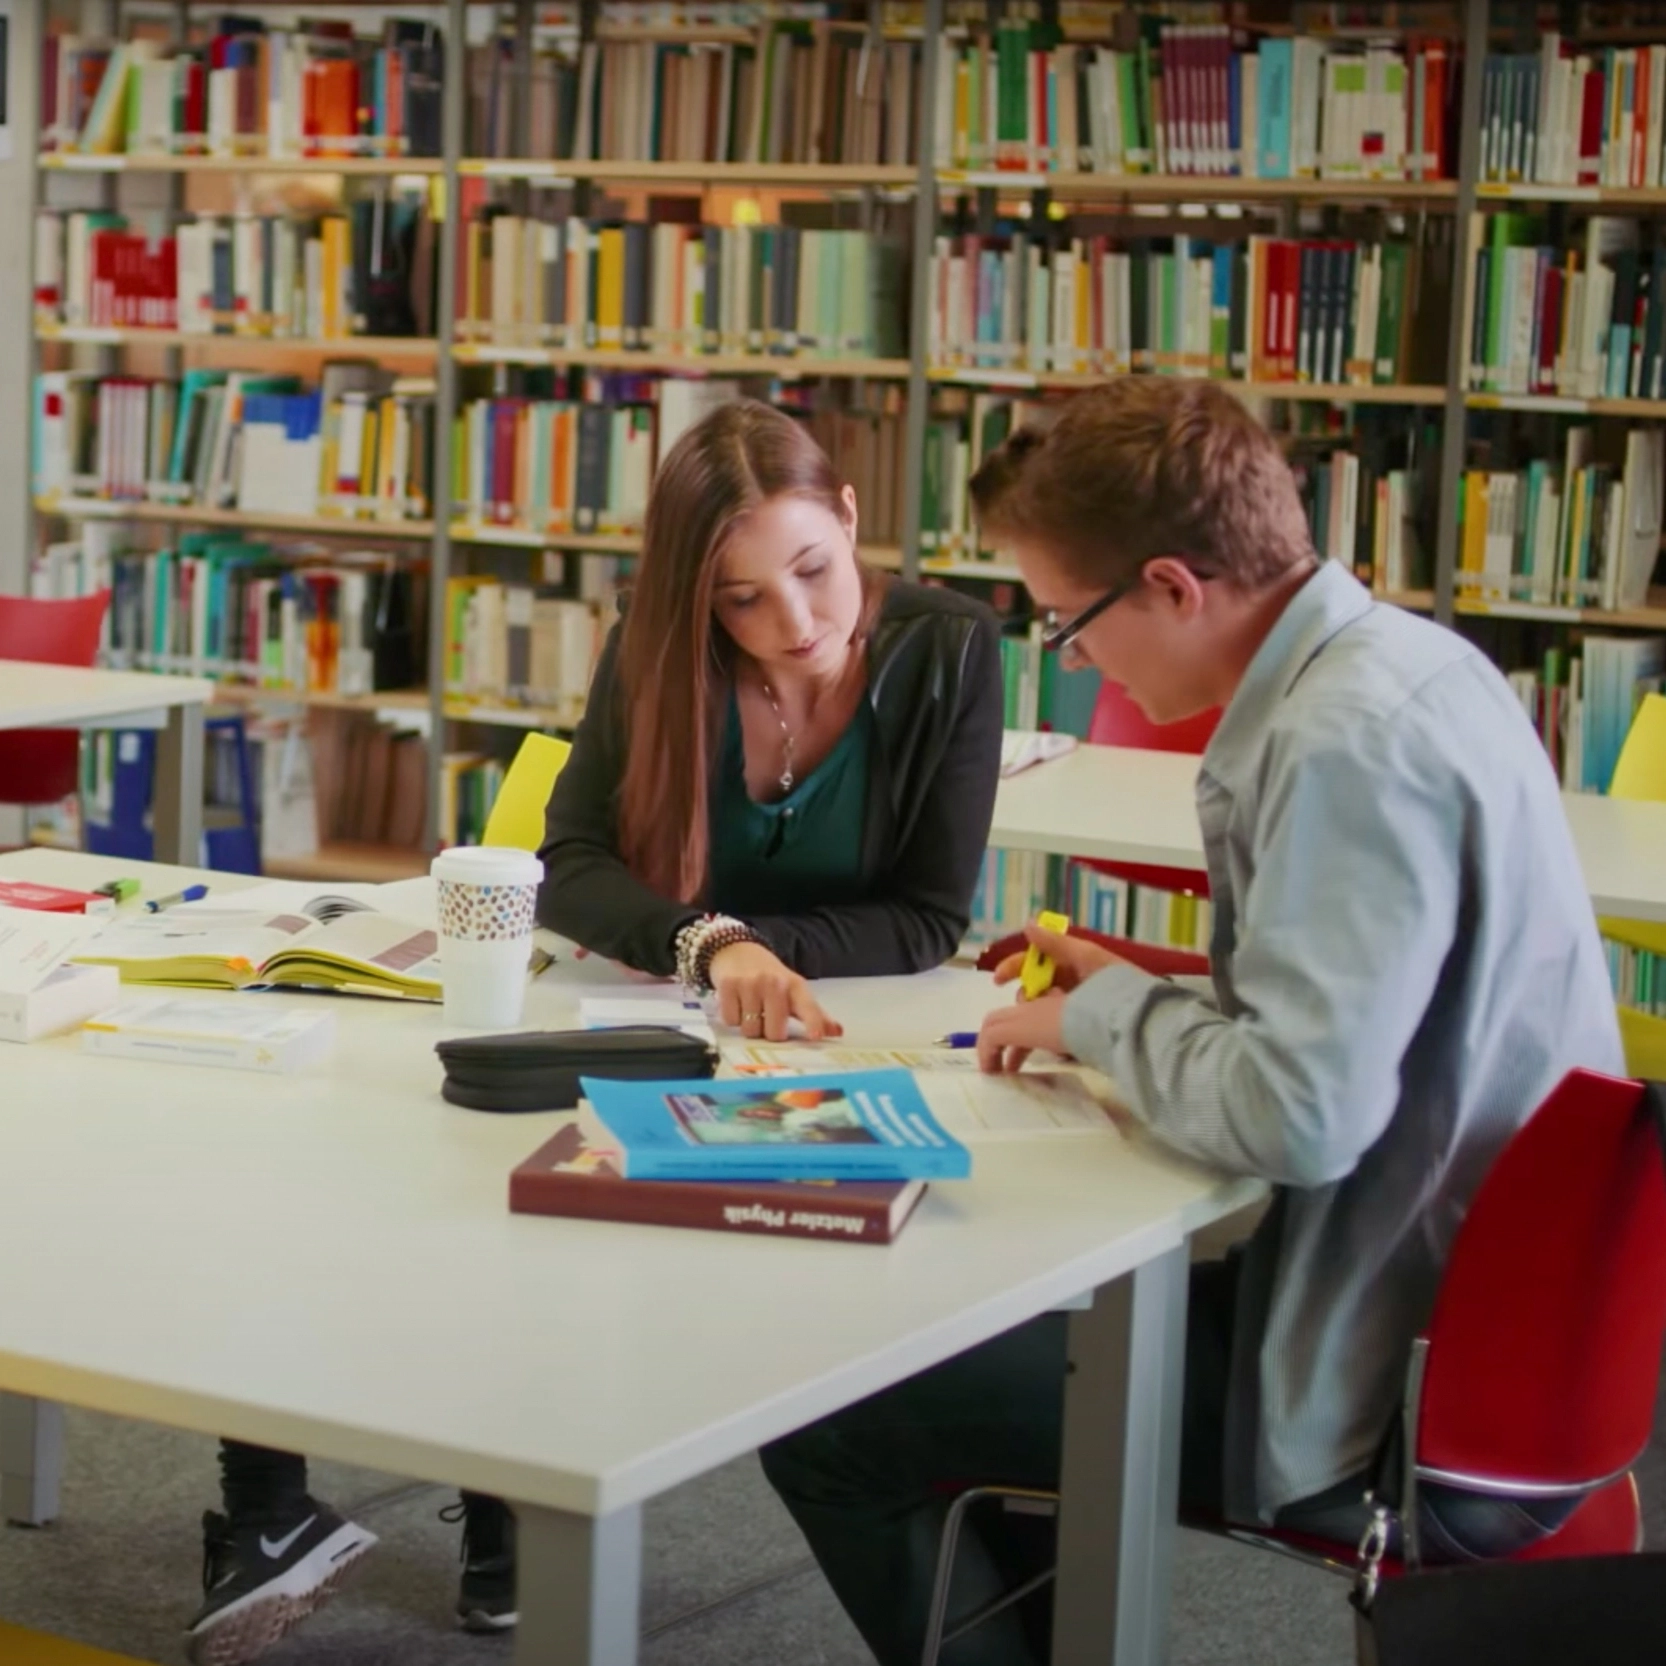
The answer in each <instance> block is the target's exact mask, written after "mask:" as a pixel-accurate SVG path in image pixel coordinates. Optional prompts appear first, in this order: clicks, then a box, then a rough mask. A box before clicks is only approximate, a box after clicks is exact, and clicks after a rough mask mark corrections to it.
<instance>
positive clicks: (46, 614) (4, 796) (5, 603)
mask: <svg viewBox="0 0 1666 1666" xmlns="http://www.w3.org/2000/svg"><path fill="white" fill-rule="evenodd" d="M109 605H110V592H109V591H108V590H99V591H97V592H95V593H94V594H93V595H91V596H76V597H73V598H71V599H69V600H66V601H36V600H35V599H34V598H32V597H29V596H0V659H16V660H28V661H30V662H31V663H33V664H36V665H91V664H92V663H93V661H94V660H95V659H97V658H98V639H99V635H100V633H101V632H102V631H103V629H104V614H105V610H106V609H107V608H108V607H109ZM80 757H81V737H80V735H79V734H77V733H76V731H75V730H73V729H12V730H9V731H7V732H5V733H0V804H51V803H53V802H55V801H56V800H58V799H60V798H67V797H68V796H69V795H70V794H71V793H72V792H74V791H75V789H76V786H77V784H78V778H79V774H80Z"/></svg>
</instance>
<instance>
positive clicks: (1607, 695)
mask: <svg viewBox="0 0 1666 1666" xmlns="http://www.w3.org/2000/svg"><path fill="white" fill-rule="evenodd" d="M1663 673H1666V639H1662V638H1661V637H1658V636H1649V637H1624V636H1600V635H1597V634H1594V633H1587V634H1586V635H1585V636H1584V637H1583V638H1582V639H1581V641H1580V643H1579V646H1578V649H1577V650H1576V651H1573V652H1569V651H1568V650H1566V649H1564V648H1551V649H1549V650H1548V651H1547V652H1546V653H1545V654H1544V655H1543V657H1542V658H1541V659H1540V660H1539V662H1538V663H1537V664H1535V665H1531V666H1526V667H1523V668H1521V669H1519V670H1515V671H1511V672H1508V673H1506V674H1507V676H1508V677H1509V681H1510V686H1511V687H1512V688H1513V689H1514V690H1515V692H1516V696H1517V698H1518V699H1519V700H1520V701H1521V703H1522V708H1523V709H1524V710H1525V711H1526V712H1527V715H1528V716H1529V717H1530V718H1531V719H1532V721H1533V726H1534V727H1535V728H1536V729H1537V730H1538V732H1539V738H1540V739H1541V740H1542V741H1543V742H1544V745H1545V750H1546V751H1547V752H1548V753H1549V754H1550V761H1551V764H1552V765H1553V766H1554V768H1555V770H1556V773H1557V778H1558V779H1559V780H1560V781H1561V783H1562V787H1563V790H1564V791H1567V792H1595V793H1603V792H1607V790H1608V784H1609V782H1610V781H1611V780H1612V779H1613V776H1614V766H1615V764H1616V763H1617V762H1618V761H1619V756H1620V748H1621V747H1622V746H1623V745H1624V744H1625V737H1626V734H1627V732H1628V731H1629V730H1630V728H1631V721H1632V718H1633V716H1634V715H1635V714H1636V710H1637V705H1638V702H1639V701H1640V700H1641V699H1642V698H1643V696H1644V695H1646V694H1652V693H1657V692H1658V691H1659V689H1660V687H1661V682H1662V677H1663Z"/></svg>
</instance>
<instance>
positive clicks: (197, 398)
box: [34, 362, 434, 520]
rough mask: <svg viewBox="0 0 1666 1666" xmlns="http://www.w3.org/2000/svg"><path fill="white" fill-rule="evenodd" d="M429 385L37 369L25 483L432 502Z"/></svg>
mask: <svg viewBox="0 0 1666 1666" xmlns="http://www.w3.org/2000/svg"><path fill="white" fill-rule="evenodd" d="M433 428H434V383H433V381H432V379H431V378H423V377H411V378H401V377H396V376H394V375H393V374H392V373H391V372H388V371H385V370H382V369H380V368H379V367H377V366H375V365H370V364H358V363H350V362H341V363H337V364H332V365H328V366H326V367H325V369H324V371H323V373H322V378H321V381H320V384H319V385H318V386H317V387H309V386H307V385H306V384H304V383H303V382H302V381H301V379H300V378H298V377H294V376H260V375H255V374H253V373H250V372H245V371H223V370H190V371H187V372H186V373H185V375H184V377H183V378H182V379H181V380H180V381H178V382H174V381H170V380H166V379H161V378H145V377H134V376H108V377H101V376H98V375H96V374H92V373H88V372H82V371H44V372H42V373H41V374H40V375H39V376H37V377H36V379H35V412H34V444H35V455H34V482H35V491H36V493H37V494H39V495H41V496H45V497H59V496H62V497H95V498H101V499H109V500H116V501H128V502H135V503H138V502H153V503H163V504H174V505H181V506H192V507H198V508H212V509H220V508H236V509H242V510H247V511H250V512H259V513H265V514H287V515H340V516H343V517H345V518H354V517H362V518H367V519H374V520H402V519H412V518H414V519H421V518H423V517H424V516H426V515H427V514H428V513H429V507H430V503H431V479H430V459H431V457H432V455H433Z"/></svg>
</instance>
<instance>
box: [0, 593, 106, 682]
mask: <svg viewBox="0 0 1666 1666" xmlns="http://www.w3.org/2000/svg"><path fill="white" fill-rule="evenodd" d="M109 605H110V592H109V591H108V590H99V591H96V592H95V593H94V594H93V595H91V596H76V597H74V598H72V599H70V600H68V601H61V602H43V601H36V600H35V599H34V598H33V597H29V596H0V659H23V660H31V661H33V662H34V663H35V664H36V665H91V664H92V663H93V661H94V660H95V659H97V658H98V638H99V633H100V632H101V631H102V630H103V629H104V613H105V610H106V609H107V608H108V607H109Z"/></svg>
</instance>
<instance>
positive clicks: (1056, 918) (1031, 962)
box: [1018, 909, 1070, 1001]
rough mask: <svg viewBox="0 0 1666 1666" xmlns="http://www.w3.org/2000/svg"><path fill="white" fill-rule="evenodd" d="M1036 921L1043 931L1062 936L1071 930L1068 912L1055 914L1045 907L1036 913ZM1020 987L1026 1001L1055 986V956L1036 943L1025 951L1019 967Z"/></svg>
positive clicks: (1043, 993)
mask: <svg viewBox="0 0 1666 1666" xmlns="http://www.w3.org/2000/svg"><path fill="white" fill-rule="evenodd" d="M1035 923H1036V924H1037V925H1038V926H1040V927H1041V929H1042V930H1043V931H1051V932H1055V933H1057V934H1058V935H1059V936H1060V937H1062V936H1064V934H1065V933H1066V932H1068V931H1069V930H1070V916H1069V915H1068V914H1053V913H1050V912H1048V911H1047V910H1045V909H1044V910H1043V911H1042V912H1041V913H1040V914H1038V915H1036V917H1035ZM1018 987H1019V988H1020V989H1022V990H1023V991H1024V999H1025V1000H1026V1001H1033V1000H1035V999H1036V998H1037V997H1038V996H1041V995H1045V994H1046V993H1047V991H1048V990H1049V989H1051V988H1052V987H1053V958H1052V956H1051V955H1045V954H1043V953H1042V952H1041V950H1040V949H1038V948H1037V947H1036V946H1035V944H1034V943H1032V944H1031V945H1030V946H1029V948H1028V949H1027V950H1026V951H1025V953H1024V964H1023V965H1022V966H1021V967H1020V968H1019V969H1018Z"/></svg>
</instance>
